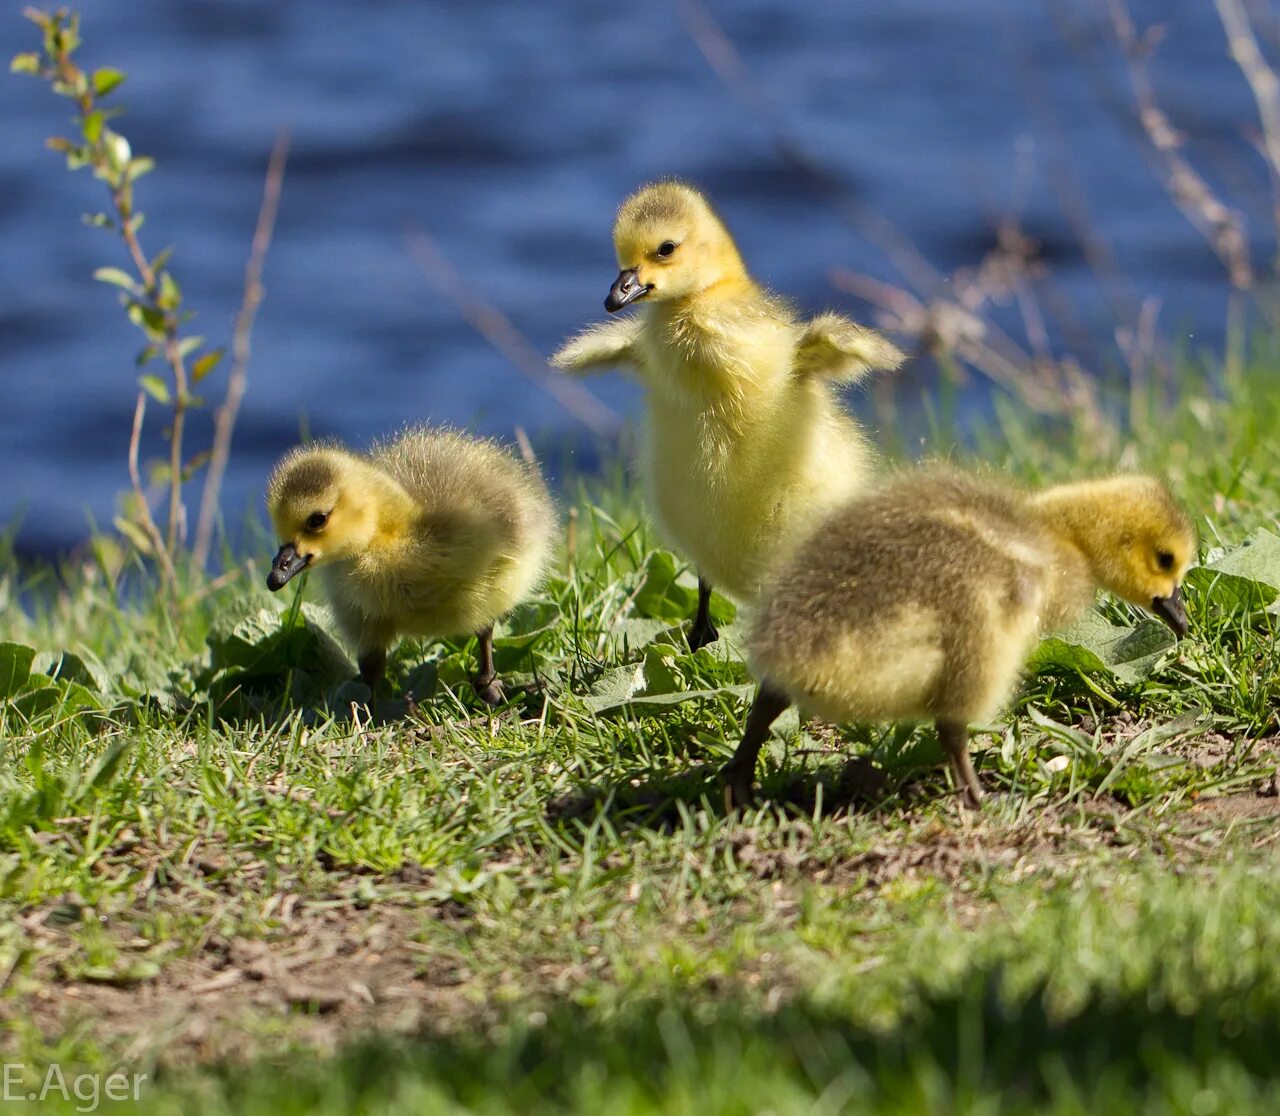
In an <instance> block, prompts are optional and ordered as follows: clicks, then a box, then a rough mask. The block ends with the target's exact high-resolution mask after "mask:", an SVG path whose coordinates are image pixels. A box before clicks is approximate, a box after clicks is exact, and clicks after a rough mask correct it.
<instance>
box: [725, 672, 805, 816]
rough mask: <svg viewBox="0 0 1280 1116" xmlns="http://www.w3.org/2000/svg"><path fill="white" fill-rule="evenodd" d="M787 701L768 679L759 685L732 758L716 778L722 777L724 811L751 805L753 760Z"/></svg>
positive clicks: (758, 753)
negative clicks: (739, 742)
mask: <svg viewBox="0 0 1280 1116" xmlns="http://www.w3.org/2000/svg"><path fill="white" fill-rule="evenodd" d="M790 704H791V699H790V698H789V697H787V695H786V694H784V693H783V692H782V691H781V690H775V689H774V688H773V687H772V686H770V685H769V683H768V682H762V683H761V684H760V689H759V690H758V691H756V699H755V701H753V702H752V703H751V711H750V712H749V713H748V714H747V725H746V728H745V729H744V730H743V732H742V743H741V744H739V745H738V750H737V751H736V752H734V753H733V759H731V760H730V761H729V762H728V763H726V764H725V765H724V767H723V768H721V770H720V778H721V779H723V780H724V806H725V809H726V810H733V809H735V808H736V807H738V806H750V805H751V801H752V798H753V795H752V792H751V785H752V783H753V782H754V781H755V780H754V776H755V771H756V760H758V759H759V758H760V749H761V747H762V746H763V745H764V742H765V741H766V740H767V739H768V737H769V726H770V725H771V724H773V722H774V721H776V720H777V719H778V718H779V717H780V716H782V714H783V712H785V710H786V708H787V706H789V705H790Z"/></svg>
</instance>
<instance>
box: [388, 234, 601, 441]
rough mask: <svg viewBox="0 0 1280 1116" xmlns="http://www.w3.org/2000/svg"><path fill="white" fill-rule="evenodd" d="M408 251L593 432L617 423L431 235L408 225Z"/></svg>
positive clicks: (485, 333)
mask: <svg viewBox="0 0 1280 1116" xmlns="http://www.w3.org/2000/svg"><path fill="white" fill-rule="evenodd" d="M405 241H406V243H407V245H408V248H409V255H410V256H412V257H413V261H414V263H416V264H417V265H418V267H419V269H420V270H421V271H422V273H423V275H425V276H426V277H427V280H428V281H429V282H430V283H431V285H432V286H434V287H435V288H436V290H438V291H439V292H440V293H441V294H443V295H444V296H445V297H446V298H448V299H449V300H450V301H451V302H452V303H453V304H454V305H455V306H456V307H457V308H458V310H459V312H460V313H461V314H462V316H463V317H464V318H465V319H466V320H467V322H468V323H469V324H470V325H471V327H472V329H474V330H475V331H476V332H477V333H479V334H480V335H481V336H482V337H484V338H485V340H487V341H488V342H489V343H490V344H491V345H492V346H493V347H494V348H495V349H497V350H498V352H500V353H501V354H502V355H503V356H505V357H506V358H507V360H509V361H510V362H511V363H512V365H513V366H514V367H515V369H516V371H517V372H519V373H520V374H521V375H522V376H525V377H526V378H527V379H529V380H531V381H532V382H533V383H535V384H536V385H537V386H538V387H540V388H541V389H542V390H543V391H545V392H546V393H547V394H548V395H550V396H551V397H552V398H553V399H555V401H556V402H557V403H559V404H560V406H562V407H563V408H564V409H565V410H566V411H568V412H569V414H571V415H573V417H574V418H576V419H577V420H578V421H579V422H581V423H582V424H583V425H584V426H586V427H587V429H589V430H590V431H591V432H592V433H593V434H599V435H609V434H612V433H613V432H615V431H616V430H617V428H618V425H619V419H618V415H617V412H615V411H614V410H613V408H612V407H609V406H608V405H607V404H605V403H603V402H601V401H600V400H599V399H597V398H596V397H595V395H593V394H592V393H591V392H590V391H588V390H587V389H586V388H585V387H583V386H582V385H581V384H580V383H578V382H577V381H576V380H571V379H569V378H568V377H567V376H561V375H557V374H555V373H553V372H551V370H550V369H549V368H548V367H547V362H546V361H545V360H544V359H543V358H542V357H541V356H540V355H539V354H538V351H537V350H536V349H535V348H534V347H533V345H531V344H530V343H529V340H528V339H527V338H526V337H525V336H524V335H523V334H522V333H521V332H520V331H519V330H518V329H517V328H516V327H515V325H514V324H513V323H512V321H511V319H510V318H508V317H507V316H506V315H505V314H504V313H503V312H502V311H501V310H499V309H498V308H497V307H496V306H494V305H493V304H492V303H490V302H489V301H487V300H486V299H485V298H484V296H483V295H481V294H480V293H479V292H478V291H475V290H473V289H472V288H470V287H468V286H467V284H466V283H465V282H464V281H463V279H462V277H461V276H460V275H459V274H458V273H457V271H456V270H454V267H453V265H452V264H450V263H449V261H448V260H447V259H445V257H444V254H443V253H442V252H441V251H440V249H439V248H438V247H437V245H436V243H435V241H434V240H432V239H431V237H429V236H428V235H427V234H426V233H425V232H423V231H422V230H421V229H419V228H416V227H414V226H410V227H409V228H408V229H407V230H406V232H405Z"/></svg>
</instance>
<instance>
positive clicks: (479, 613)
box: [267, 428, 555, 705]
mask: <svg viewBox="0 0 1280 1116" xmlns="http://www.w3.org/2000/svg"><path fill="white" fill-rule="evenodd" d="M267 505H268V509H269V511H270V515H271V521H272V523H273V524H274V525H275V529H276V534H277V536H278V537H279V538H280V540H281V543H280V549H279V551H278V552H277V554H276V556H275V561H273V562H272V564H271V573H270V574H269V575H268V576H267V588H268V589H270V590H271V591H272V592H275V591H277V590H279V589H281V588H283V586H284V585H285V584H287V583H288V582H289V580H290V579H291V578H293V577H295V576H296V575H297V574H298V573H300V572H301V571H302V570H304V569H308V568H310V567H313V566H314V567H315V568H316V572H317V575H318V577H319V578H320V583H321V586H322V588H323V590H324V592H325V595H326V596H327V598H328V600H329V603H330V606H331V607H332V609H333V612H334V616H335V617H336V619H337V622H338V626H339V628H340V629H341V631H342V633H343V635H344V636H345V637H346V638H347V640H348V641H349V642H350V643H351V644H352V645H353V646H354V647H355V649H356V652H357V657H358V658H357V661H358V663H359V667H360V676H361V678H362V679H363V680H364V681H365V682H366V683H367V684H368V685H369V686H370V687H371V688H372V687H375V686H377V685H378V683H379V682H380V681H381V680H382V678H383V676H384V672H385V670H386V663H387V648H388V647H389V646H390V645H391V644H392V643H393V642H394V641H395V640H396V639H397V637H399V636H402V635H417V636H427V637H437V638H438V637H442V636H450V635H460V634H463V633H474V634H475V636H476V638H477V640H478V642H479V650H478V655H479V660H480V662H479V670H478V671H477V673H476V675H475V677H474V678H473V679H472V684H473V686H474V687H475V691H476V694H477V695H478V696H479V697H480V698H481V700H483V701H484V702H486V703H487V704H489V705H498V704H500V703H501V702H502V701H503V700H504V693H503V688H502V683H501V681H500V680H499V679H498V676H497V674H496V672H495V671H494V666H493V625H494V622H495V621H496V620H497V619H499V618H500V617H501V616H502V615H503V614H504V613H506V612H508V611H509V610H510V609H511V608H513V607H514V606H515V605H516V604H518V603H519V602H520V601H522V600H524V599H525V598H527V597H528V596H529V595H530V594H531V593H532V592H533V591H534V590H535V589H536V588H537V586H538V584H539V583H540V582H541V580H542V578H543V575H544V572H545V570H546V565H547V561H548V558H549V556H550V552H551V545H552V534H553V529H554V524H555V512H554V508H553V505H552V502H551V497H550V496H549V495H548V493H547V489H546V486H545V485H544V484H543V482H542V478H541V477H540V476H539V475H538V472H537V470H536V469H534V468H533V467H531V466H526V465H525V464H524V463H522V462H521V461H519V460H518V459H517V458H515V457H514V456H512V455H511V454H510V453H508V452H507V451H506V450H505V449H503V448H502V447H501V446H499V445H498V444H497V443H495V442H489V441H481V440H479V439H476V438H471V437H468V436H466V435H464V434H460V433H457V432H454V431H449V430H431V429H426V428H411V429H409V430H407V431H406V432H405V433H403V434H402V435H400V436H399V437H398V438H396V439H394V440H393V441H390V442H387V443H385V444H380V445H376V446H375V447H374V448H373V449H372V450H371V451H370V452H368V453H355V452H352V451H351V450H348V449H345V448H343V447H342V446H340V445H337V444H331V443H322V444H319V445H309V446H300V447H299V448H297V449H295V450H293V451H292V452H290V453H289V454H287V455H286V456H285V457H284V458H283V459H282V460H281V461H280V463H279V464H278V465H277V466H276V469H275V472H274V473H273V474H272V476H271V480H270V483H269V484H268V487H267Z"/></svg>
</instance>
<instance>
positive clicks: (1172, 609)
mask: <svg viewBox="0 0 1280 1116" xmlns="http://www.w3.org/2000/svg"><path fill="white" fill-rule="evenodd" d="M1151 611H1152V612H1154V613H1155V614H1156V615H1157V616H1158V617H1160V619H1161V620H1163V621H1164V622H1165V623H1166V624H1168V625H1169V627H1171V628H1172V629H1173V633H1174V635H1177V636H1184V635H1186V634H1187V609H1186V606H1185V605H1184V604H1183V603H1182V587H1181V586H1178V585H1175V586H1174V588H1173V592H1172V593H1171V594H1169V596H1167V597H1155V598H1154V599H1153V600H1152V601H1151Z"/></svg>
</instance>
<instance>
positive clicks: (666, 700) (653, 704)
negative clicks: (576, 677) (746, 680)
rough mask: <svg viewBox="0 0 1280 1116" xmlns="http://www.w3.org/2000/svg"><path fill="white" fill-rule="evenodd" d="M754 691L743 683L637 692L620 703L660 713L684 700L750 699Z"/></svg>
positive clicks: (606, 709)
mask: <svg viewBox="0 0 1280 1116" xmlns="http://www.w3.org/2000/svg"><path fill="white" fill-rule="evenodd" d="M755 692H756V688H755V686H754V685H751V684H743V685H738V686H721V687H719V688H717V689H714V690H679V691H677V692H675V693H667V694H639V695H638V696H636V697H634V698H631V699H630V700H628V701H624V702H621V703H620V704H621V705H622V706H625V707H626V708H627V709H628V710H630V711H631V712H633V713H660V712H662V711H663V710H666V709H670V708H671V707H672V706H675V705H684V704H685V703H686V702H691V701H708V700H713V699H715V698H732V699H733V700H734V701H736V702H744V701H750V700H751V698H752V697H753V696H754V695H755ZM609 708H610V707H606V708H604V709H594V710H593V712H596V713H603V712H607V711H609Z"/></svg>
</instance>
